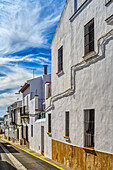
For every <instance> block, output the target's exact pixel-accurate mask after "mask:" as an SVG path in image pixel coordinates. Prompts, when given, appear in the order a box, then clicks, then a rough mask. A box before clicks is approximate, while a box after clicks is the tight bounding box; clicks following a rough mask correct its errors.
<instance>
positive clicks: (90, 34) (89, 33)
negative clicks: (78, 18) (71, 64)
mask: <svg viewBox="0 0 113 170" xmlns="http://www.w3.org/2000/svg"><path fill="white" fill-rule="evenodd" d="M84 43H85V55H86V54H88V53H89V52H91V51H94V19H92V20H91V21H90V22H89V23H88V24H87V25H86V26H85V42H84Z"/></svg>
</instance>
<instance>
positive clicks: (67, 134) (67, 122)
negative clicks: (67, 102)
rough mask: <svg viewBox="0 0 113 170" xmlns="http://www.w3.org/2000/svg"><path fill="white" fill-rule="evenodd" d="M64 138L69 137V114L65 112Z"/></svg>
mask: <svg viewBox="0 0 113 170" xmlns="http://www.w3.org/2000/svg"><path fill="white" fill-rule="evenodd" d="M65 136H69V112H66V117H65Z"/></svg>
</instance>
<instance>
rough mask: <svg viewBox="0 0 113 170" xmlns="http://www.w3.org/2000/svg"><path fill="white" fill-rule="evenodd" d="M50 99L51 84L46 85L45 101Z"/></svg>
mask: <svg viewBox="0 0 113 170" xmlns="http://www.w3.org/2000/svg"><path fill="white" fill-rule="evenodd" d="M49 97H51V83H49V84H47V86H46V99H48V98H49Z"/></svg>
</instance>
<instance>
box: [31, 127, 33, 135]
mask: <svg viewBox="0 0 113 170" xmlns="http://www.w3.org/2000/svg"><path fill="white" fill-rule="evenodd" d="M31 137H33V125H31Z"/></svg>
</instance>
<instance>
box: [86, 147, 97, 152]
mask: <svg viewBox="0 0 113 170" xmlns="http://www.w3.org/2000/svg"><path fill="white" fill-rule="evenodd" d="M83 149H85V150H90V151H94V150H95V149H94V148H90V147H83Z"/></svg>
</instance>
